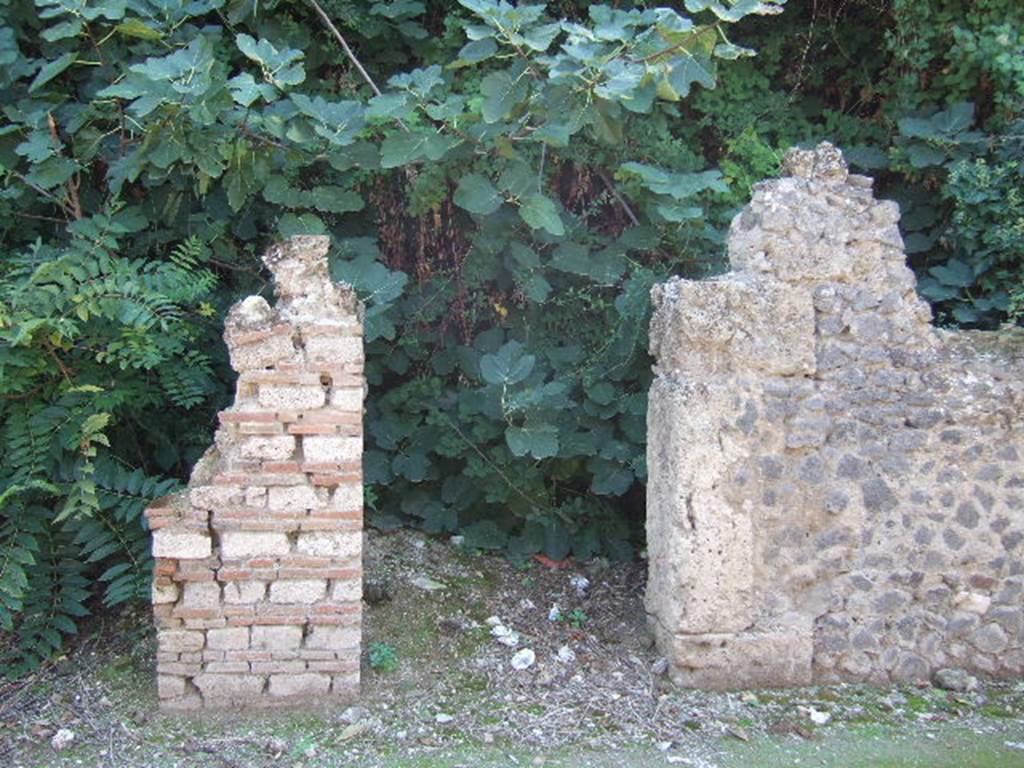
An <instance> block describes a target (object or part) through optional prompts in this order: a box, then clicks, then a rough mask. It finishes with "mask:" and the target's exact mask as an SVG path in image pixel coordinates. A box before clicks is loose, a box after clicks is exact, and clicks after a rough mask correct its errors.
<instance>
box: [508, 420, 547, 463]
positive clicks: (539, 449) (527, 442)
mask: <svg viewBox="0 0 1024 768" xmlns="http://www.w3.org/2000/svg"><path fill="white" fill-rule="evenodd" d="M505 442H506V443H507V444H508V447H509V450H510V451H512V454H513V455H514V456H526V455H530V456H533V457H534V458H535V459H549V458H551V457H552V456H555V455H557V454H558V427H556V426H555V425H554V424H531V425H527V426H525V427H509V428H508V429H506V430H505Z"/></svg>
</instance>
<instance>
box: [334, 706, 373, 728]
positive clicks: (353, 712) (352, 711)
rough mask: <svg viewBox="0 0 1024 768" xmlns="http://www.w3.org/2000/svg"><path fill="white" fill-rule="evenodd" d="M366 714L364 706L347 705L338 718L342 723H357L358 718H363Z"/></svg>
mask: <svg viewBox="0 0 1024 768" xmlns="http://www.w3.org/2000/svg"><path fill="white" fill-rule="evenodd" d="M366 715H367V711H366V709H365V708H364V707H348V708H347V709H346V710H345V711H344V712H342V713H341V716H340V717H339V718H338V719H339V720H341V722H343V723H347V724H348V725H353V724H354V723H358V722H359V721H360V720H363V719H364V718H365V717H366Z"/></svg>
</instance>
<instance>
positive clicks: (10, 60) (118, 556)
mask: <svg viewBox="0 0 1024 768" xmlns="http://www.w3.org/2000/svg"><path fill="white" fill-rule="evenodd" d="M677 5H678V4H677ZM0 6H2V7H3V9H4V18H3V21H0V65H2V67H0V96H2V103H3V115H4V119H3V123H2V124H0V174H2V176H3V186H2V189H0V255H2V261H0V421H2V423H3V427H2V431H3V440H2V442H0V553H2V554H0V629H4V630H7V631H14V632H17V633H18V635H19V637H20V645H21V648H22V651H21V653H22V661H24V662H25V663H32V661H33V660H37V659H39V658H41V657H45V656H46V655H48V654H49V653H50V651H51V650H52V649H54V648H56V647H58V646H59V645H60V643H61V639H62V637H61V636H62V634H66V633H70V632H72V631H73V630H74V628H75V622H76V619H77V618H78V617H79V616H81V615H82V614H84V612H86V611H87V610H89V607H90V606H89V599H90V598H91V597H99V598H101V599H103V600H105V601H106V602H107V603H108V604H113V603H116V602H118V601H120V600H124V599H128V598H129V597H131V596H134V595H141V594H143V593H144V591H145V589H146V584H147V583H148V570H149V559H148V553H147V550H148V536H147V534H146V532H145V530H144V527H143V525H142V524H141V519H140V512H141V510H142V508H143V507H144V506H145V503H146V501H147V500H148V499H149V498H152V497H154V496H158V495H161V494H163V493H165V492H167V490H169V489H171V488H172V487H174V486H175V485H176V483H178V482H180V480H182V479H183V478H184V477H185V476H186V475H187V472H188V469H189V467H190V466H191V464H192V463H193V462H194V461H195V459H196V458H197V457H198V455H199V454H200V452H201V451H202V450H204V449H205V447H206V446H207V445H208V444H209V440H210V434H211V432H212V429H213V425H214V423H215V419H214V413H215V411H216V410H217V408H219V407H222V406H223V405H224V403H225V400H226V395H227V391H228V389H229V385H230V381H229V379H230V375H229V374H230V372H229V370H228V368H227V366H226V362H225V359H224V354H223V347H222V345H221V344H220V343H219V340H218V338H219V335H220V330H221V320H222V317H223V314H224V312H225V311H226V309H227V307H228V306H229V305H230V304H231V302H232V301H234V300H235V299H237V298H238V297H239V296H242V295H245V294H247V293H253V292H264V293H265V292H267V291H268V286H267V285H266V283H265V278H264V276H263V275H262V273H261V272H260V270H259V263H258V259H257V258H256V254H257V253H259V252H260V251H261V250H262V249H263V248H264V246H265V245H266V243H267V242H268V241H269V240H271V239H274V238H280V237H285V236H288V235H292V234H298V233H329V234H331V235H332V240H333V242H334V243H335V248H334V250H333V252H332V254H331V260H332V270H333V273H334V276H335V277H336V278H338V279H344V280H347V281H349V282H351V283H352V284H353V285H354V286H355V287H356V289H357V290H358V292H359V293H360V295H361V296H362V297H363V299H364V301H365V303H366V305H367V321H366V334H367V335H366V338H367V343H368V347H367V352H368V360H367V376H368V378H369V382H370V393H371V396H370V400H369V402H368V420H367V423H368V429H367V438H366V442H367V444H366V455H365V456H366V463H365V477H366V482H367V483H368V486H367V494H366V498H367V504H368V507H369V512H370V515H369V517H370V520H371V521H372V522H373V523H375V524H377V525H380V526H390V525H398V524H402V523H409V522H412V523H414V524H417V525H419V526H421V527H423V528H424V529H426V530H427V531H433V532H447V531H460V532H462V533H463V534H464V535H465V537H466V543H467V545H469V546H471V547H475V548H494V549H504V550H505V551H510V552H511V553H513V554H515V555H517V556H523V555H528V554H531V553H534V552H538V551H542V552H544V553H545V554H547V555H548V556H549V557H552V558H554V559H561V558H562V557H565V556H566V555H568V554H572V555H574V556H576V557H587V556H589V555H591V554H595V553H598V552H601V553H604V554H610V555H613V556H617V557H629V556H631V554H632V552H633V551H634V545H635V544H636V543H637V540H638V536H637V526H636V525H635V523H636V522H637V520H638V519H639V518H640V516H641V515H642V510H643V482H644V477H645V472H646V469H645V466H644V441H645V413H646V391H647V387H648V384H649V381H650V376H651V374H650V361H649V359H648V357H647V355H646V326H647V321H648V312H649V301H648V290H649V288H650V286H651V285H652V284H653V283H654V282H655V281H657V280H660V279H662V278H663V277H664V276H666V275H668V274H672V273H675V274H685V275H689V276H702V275H708V274H713V273H714V272H716V271H719V270H720V269H722V268H723V266H724V263H723V259H722V243H723V240H724V233H725V231H726V228H727V225H728V222H729V220H730V219H731V217H732V215H733V214H734V213H735V211H736V210H737V208H738V207H739V206H740V205H742V204H743V203H744V202H745V201H746V199H747V198H748V197H749V193H750V187H751V186H752V185H753V184H754V183H755V182H756V181H757V180H759V179H760V178H763V177H764V176H765V175H768V174H771V173H774V172H775V171H776V169H777V168H778V164H779V161H780V159H781V156H782V154H783V152H784V151H785V149H786V148H787V147H789V146H792V145H793V144H797V143H804V142H807V143H809V142H814V141H817V140H819V139H821V138H829V139H831V140H834V141H837V142H838V143H839V144H841V145H842V146H843V147H844V148H845V149H847V150H848V153H849V157H850V158H851V160H852V161H853V162H854V163H855V164H856V165H858V166H859V167H860V168H862V169H865V170H868V171H870V172H871V173H872V174H874V175H876V176H877V177H878V183H879V187H880V191H881V193H882V194H883V195H888V196H892V197H895V198H896V199H898V200H899V201H900V202H901V205H902V206H903V210H904V219H903V227H904V234H905V238H906V241H907V245H908V250H910V251H911V255H912V256H911V257H912V260H913V262H914V266H915V267H916V268H917V269H918V271H919V274H920V275H921V277H922V280H921V289H922V291H923V292H924V293H925V294H926V295H927V296H929V298H931V299H932V301H933V302H934V304H935V307H936V310H937V314H938V317H939V319H940V320H941V321H943V322H958V323H962V324H969V325H980V326H991V325H994V324H997V323H999V322H1002V321H1004V320H1006V319H1014V318H1016V319H1018V320H1019V318H1020V317H1021V311H1022V307H1024V289H1022V288H1021V279H1020V274H1021V263H1020V259H1021V253H1024V249H1022V248H1021V245H1020V226H1021V225H1020V221H1021V200H1020V188H1021V184H1020V173H1021V165H1020V161H1019V158H1020V157H1021V155H1022V149H1024V147H1022V146H1021V139H1020V136H1021V135H1022V134H1024V130H1021V124H1020V120H1021V117H1022V114H1021V100H1022V93H1024V89H1022V81H1021V70H1022V64H1021V62H1022V60H1024V56H1022V52H1021V36H1020V35H1021V33H1020V30H1021V29H1022V28H1024V24H1022V23H1021V22H1022V21H1024V19H1021V13H1022V11H1021V7H1020V5H1019V3H1016V2H1015V0H981V1H980V2H968V0H928V1H927V2H918V1H916V0H915V1H914V2H911V0H893V2H891V3H881V2H878V0H854V2H849V0H818V1H817V2H814V3H806V2H790V3H789V6H788V7H787V10H786V13H785V15H784V16H783V17H782V18H781V19H777V18H761V16H762V15H763V16H765V17H772V16H774V14H775V12H776V11H779V10H781V3H775V2H756V1H755V0H721V1H719V0H686V1H685V2H684V3H683V4H681V6H680V8H679V9H677V10H670V9H668V8H656V7H646V6H645V5H643V4H641V3H632V2H625V3H621V4H616V6H615V7H614V8H613V7H611V5H608V4H604V5H598V6H595V7H593V8H588V7H587V4H586V3H582V2H575V0H564V1H562V2H559V3H558V4H557V5H555V6H553V7H552V9H551V10H545V9H544V8H543V7H542V6H539V5H525V4H524V5H522V6H519V7H513V6H511V5H509V4H507V3H504V2H496V1H495V2H492V1H491V0H465V2H462V3H455V2H452V0H429V1H427V0H424V1H422V2H421V1H420V0H394V1H393V2H381V3H372V4H371V3H357V2H352V0H324V2H323V3H322V6H323V9H324V11H325V14H326V16H327V17H329V18H331V19H333V20H334V22H335V23H336V24H337V25H338V26H339V27H340V30H343V33H344V35H345V37H346V38H347V42H348V43H349V44H350V46H351V48H352V49H354V50H355V51H356V52H357V55H358V56H359V59H360V61H361V62H362V64H363V65H364V67H365V70H366V71H367V72H368V73H369V76H370V77H371V78H372V79H373V83H372V84H371V83H369V82H367V80H366V78H364V77H363V76H362V75H361V74H360V73H359V71H358V70H357V69H356V68H355V67H354V66H352V63H351V62H350V61H349V60H348V58H347V56H346V53H345V51H344V50H343V49H342V47H341V45H340V43H339V42H338V41H337V39H336V38H335V36H334V34H333V32H331V30H330V29H329V28H326V27H325V25H324V22H323V20H322V18H321V17H320V15H319V14H318V13H317V11H316V10H315V9H313V8H312V6H310V5H309V4H304V3H286V2H281V0H269V2H266V3H258V4H257V3H249V2H245V1H244V0H231V1H230V2H225V0H198V2H187V3H186V2H184V0H73V1H69V0H59V2H58V0H34V2H33V0H0ZM739 21H741V22H742V23H739V24H735V23H734V22H739ZM753 49H756V50H757V51H758V56H757V57H756V58H751V57H750V56H749V54H750V53H751V52H752V50H753ZM378 91H379V93H378ZM715 169H717V170H715ZM19 663H20V662H19ZM11 668H12V669H15V670H17V669H20V668H22V667H21V666H17V667H14V666H12V667H11Z"/></svg>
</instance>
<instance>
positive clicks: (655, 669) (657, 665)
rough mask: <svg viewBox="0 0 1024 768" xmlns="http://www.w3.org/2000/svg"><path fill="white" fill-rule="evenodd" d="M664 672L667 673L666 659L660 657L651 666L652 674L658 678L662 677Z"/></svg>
mask: <svg viewBox="0 0 1024 768" xmlns="http://www.w3.org/2000/svg"><path fill="white" fill-rule="evenodd" d="M666 672H668V659H666V658H665V657H664V656H662V657H661V658H660V659H658V660H657V661H655V662H654V663H653V664H652V665H651V673H652V674H655V675H658V676H659V677H660V676H661V675H664V674H665V673H666Z"/></svg>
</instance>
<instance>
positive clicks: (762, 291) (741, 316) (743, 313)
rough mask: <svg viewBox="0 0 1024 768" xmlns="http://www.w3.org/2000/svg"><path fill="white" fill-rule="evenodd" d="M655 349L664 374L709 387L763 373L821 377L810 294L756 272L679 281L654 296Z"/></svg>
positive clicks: (652, 341) (660, 288) (652, 335)
mask: <svg viewBox="0 0 1024 768" xmlns="http://www.w3.org/2000/svg"><path fill="white" fill-rule="evenodd" d="M651 297H652V299H653V301H654V317H653V318H652V320H651V328H650V348H651V354H652V355H653V356H654V357H655V359H656V360H657V368H658V370H660V371H663V372H665V373H667V374H671V375H681V374H682V375H692V376H694V377H695V378H697V379H698V380H707V379H709V378H711V377H714V376H717V375H725V374H730V373H741V372H752V371H759V372H763V373H765V374H775V375H781V376H792V375H802V374H809V373H812V372H813V371H814V370H815V356H814V339H815V337H814V317H815V316H814V306H813V304H812V300H811V293H810V291H809V290H806V289H803V288H799V287H794V286H790V285H787V284H785V283H782V282H780V281H778V280H775V279H773V278H770V277H766V276H762V275H755V274H752V273H732V274H729V275H726V276H724V277H719V278H712V279H710V280H700V281H695V280H680V279H673V280H671V281H669V282H667V283H662V284H660V285H656V286H655V287H654V289H653V290H652V291H651Z"/></svg>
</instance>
